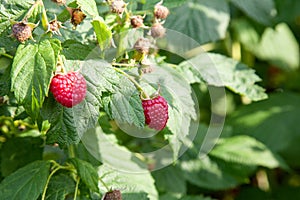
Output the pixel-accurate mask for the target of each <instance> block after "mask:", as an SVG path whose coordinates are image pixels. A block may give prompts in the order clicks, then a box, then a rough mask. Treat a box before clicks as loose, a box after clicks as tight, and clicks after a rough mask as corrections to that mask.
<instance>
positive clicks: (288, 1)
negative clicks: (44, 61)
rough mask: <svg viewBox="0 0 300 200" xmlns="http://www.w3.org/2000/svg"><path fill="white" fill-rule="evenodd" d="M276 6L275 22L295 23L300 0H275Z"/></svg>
mask: <svg viewBox="0 0 300 200" xmlns="http://www.w3.org/2000/svg"><path fill="white" fill-rule="evenodd" d="M275 4H276V8H277V16H276V22H287V23H288V24H293V23H295V20H297V17H298V16H299V9H300V1H294V0H285V1H281V0H275Z"/></svg>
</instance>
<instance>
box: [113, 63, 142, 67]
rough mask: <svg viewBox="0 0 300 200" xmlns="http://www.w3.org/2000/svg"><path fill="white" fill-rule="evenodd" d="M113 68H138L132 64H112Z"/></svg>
mask: <svg viewBox="0 0 300 200" xmlns="http://www.w3.org/2000/svg"><path fill="white" fill-rule="evenodd" d="M111 65H112V66H118V67H138V66H139V65H137V64H131V63H114V62H113V63H112V64H111Z"/></svg>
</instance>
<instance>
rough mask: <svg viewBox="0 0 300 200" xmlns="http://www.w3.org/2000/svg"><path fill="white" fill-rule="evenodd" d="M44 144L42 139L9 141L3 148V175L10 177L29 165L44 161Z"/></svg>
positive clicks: (15, 139)
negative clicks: (36, 161)
mask: <svg viewBox="0 0 300 200" xmlns="http://www.w3.org/2000/svg"><path fill="white" fill-rule="evenodd" d="M42 144H43V140H42V139H41V138H32V137H25V138H13V139H8V140H7V141H6V142H5V143H3V145H2V147H1V174H2V175H3V176H8V175H9V174H11V173H12V172H14V171H16V170H17V169H19V168H21V167H23V166H25V165H27V164H28V163H31V162H33V161H35V160H40V159H42V154H43V145H42Z"/></svg>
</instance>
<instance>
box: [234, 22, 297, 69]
mask: <svg viewBox="0 0 300 200" xmlns="http://www.w3.org/2000/svg"><path fill="white" fill-rule="evenodd" d="M233 28H234V30H235V31H236V35H237V37H238V39H239V41H240V42H241V43H242V44H243V45H244V46H245V48H246V49H248V50H249V51H251V52H252V53H253V54H254V55H255V56H257V57H258V58H260V59H262V60H267V61H269V62H271V63H272V64H273V65H275V66H277V67H280V68H281V69H283V70H286V71H289V70H295V69H297V68H299V57H300V55H299V44H298V42H297V40H296V38H295V36H294V34H293V32H292V31H291V30H290V28H289V27H288V26H287V25H286V24H285V23H281V24H278V25H277V26H276V27H275V28H274V29H273V28H267V29H266V30H265V31H264V32H263V34H262V36H261V37H260V33H258V32H257V31H256V30H255V28H254V27H253V26H252V25H251V24H250V23H249V22H248V21H246V20H236V21H234V22H233ZM274 41H276V42H274Z"/></svg>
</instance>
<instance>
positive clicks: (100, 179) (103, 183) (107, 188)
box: [98, 177, 110, 192]
mask: <svg viewBox="0 0 300 200" xmlns="http://www.w3.org/2000/svg"><path fill="white" fill-rule="evenodd" d="M98 180H99V181H100V182H101V183H102V185H103V186H104V187H105V189H106V190H107V192H109V191H110V189H109V187H108V186H107V185H106V184H105V182H104V181H103V180H102V178H100V177H99V178H98Z"/></svg>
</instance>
